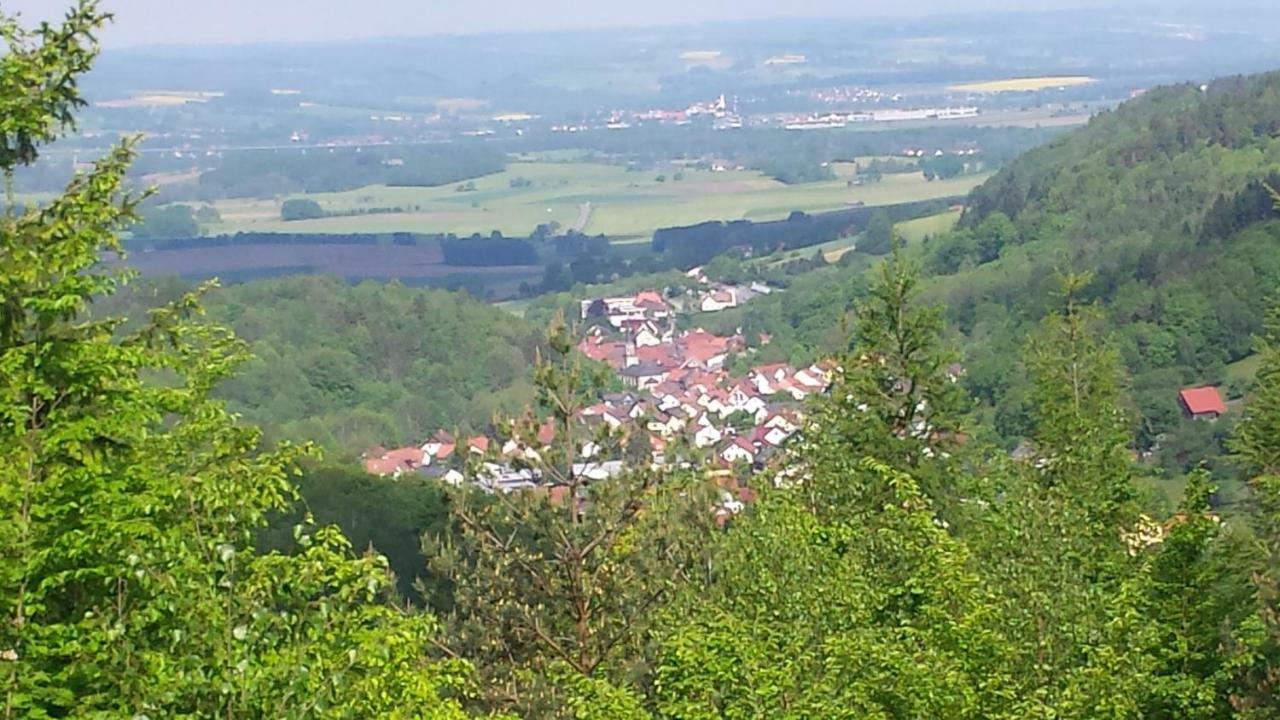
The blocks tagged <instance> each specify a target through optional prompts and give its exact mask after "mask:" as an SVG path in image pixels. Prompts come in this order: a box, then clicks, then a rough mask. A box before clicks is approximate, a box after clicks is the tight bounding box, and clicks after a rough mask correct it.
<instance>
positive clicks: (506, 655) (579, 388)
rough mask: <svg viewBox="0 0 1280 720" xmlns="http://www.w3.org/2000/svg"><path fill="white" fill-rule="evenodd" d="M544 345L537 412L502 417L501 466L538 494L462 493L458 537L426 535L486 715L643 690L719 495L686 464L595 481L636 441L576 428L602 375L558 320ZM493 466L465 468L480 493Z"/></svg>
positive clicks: (451, 647) (456, 642) (556, 708)
mask: <svg viewBox="0 0 1280 720" xmlns="http://www.w3.org/2000/svg"><path fill="white" fill-rule="evenodd" d="M547 345H548V350H549V353H548V356H547V357H543V358H540V359H539V360H538V362H537V364H536V367H535V370H534V375H535V384H536V386H537V391H538V410H539V411H540V412H539V413H538V414H535V413H533V412H530V413H529V414H527V415H526V416H524V417H521V418H517V419H515V420H511V421H503V422H502V423H501V426H502V427H503V428H504V434H505V436H506V438H505V439H507V440H509V441H510V442H511V446H510V447H512V448H514V454H512V455H510V456H509V457H507V458H505V459H504V460H503V461H502V462H503V463H505V464H510V466H511V467H512V468H513V469H515V470H522V471H524V472H526V473H527V474H528V477H529V478H531V480H532V481H533V482H535V483H536V484H537V486H538V487H536V488H534V489H526V490H521V491H517V492H510V493H508V492H504V491H503V490H501V489H499V488H496V487H494V488H492V491H491V492H483V491H480V490H477V489H476V488H475V487H473V486H471V485H468V486H466V487H460V488H457V489H456V491H455V492H454V493H453V495H452V498H451V500H452V517H453V520H454V525H455V526H456V529H457V531H456V532H452V533H446V534H442V535H440V536H437V537H427V538H425V540H424V542H425V547H426V548H427V551H428V554H429V555H430V556H431V564H432V566H433V569H434V570H435V571H436V572H438V573H440V574H441V575H442V576H444V577H446V578H448V579H449V580H450V581H451V583H452V584H453V587H454V600H455V608H454V611H453V613H451V614H450V615H449V616H448V617H447V618H446V619H447V621H448V629H449V632H448V641H447V643H445V644H443V649H444V651H445V652H446V653H449V654H457V655H460V656H464V657H467V658H469V659H472V660H474V661H475V662H476V664H477V666H478V668H479V670H480V672H481V675H482V677H483V678H484V681H485V683H484V686H485V689H486V696H485V701H486V706H487V707H488V708H490V709H511V710H514V711H518V712H519V713H520V714H521V715H522V716H526V717H561V716H564V715H565V713H568V712H571V711H572V708H573V707H574V706H575V701H574V700H573V698H575V697H577V696H576V695H575V693H576V692H579V691H581V690H583V689H584V688H585V689H593V692H595V691H599V689H600V688H602V687H605V686H607V685H608V683H610V682H613V683H615V684H617V685H618V686H620V687H623V688H625V687H627V686H635V685H638V686H641V687H643V685H644V684H645V682H646V681H645V677H646V675H647V657H646V653H647V650H648V646H649V643H650V642H651V639H650V633H651V630H652V624H653V621H654V619H655V618H656V617H657V615H658V612H659V611H660V610H661V609H662V608H663V607H665V606H666V605H667V604H668V603H669V602H670V601H671V599H672V598H673V597H674V596H675V594H676V593H677V592H678V590H679V589H680V588H681V587H682V586H685V585H687V584H689V583H692V582H703V579H702V578H703V577H704V576H705V574H706V572H707V570H706V561H705V558H704V552H703V548H704V546H705V544H706V542H707V538H708V537H709V535H710V534H711V531H712V529H713V523H714V502H715V496H714V495H713V494H712V493H711V492H710V488H708V487H707V485H706V483H705V482H703V481H702V479H701V476H700V473H699V472H698V471H696V470H694V469H693V468H692V467H681V466H679V465H674V464H673V465H669V466H665V467H651V466H649V465H648V464H647V463H639V464H636V463H632V464H629V465H626V466H625V469H624V470H623V471H622V472H621V473H618V474H614V475H612V476H611V477H608V478H601V477H599V475H598V473H599V472H600V471H602V470H604V469H605V468H606V467H607V465H606V464H605V463H606V461H608V460H610V459H616V458H622V457H625V456H626V455H627V451H626V446H627V445H628V444H633V443H634V441H635V438H628V437H626V436H624V435H622V434H619V433H618V432H615V431H613V430H611V429H610V428H609V427H608V426H607V425H605V424H600V425H599V426H598V427H595V428H592V427H589V426H587V425H585V424H584V423H583V422H582V417H581V414H580V411H581V410H582V409H583V408H584V407H585V406H587V405H589V404H592V403H594V402H595V401H596V398H597V396H598V393H599V392H600V390H601V389H602V388H603V385H604V381H605V376H604V374H603V373H602V371H601V370H600V369H599V368H598V367H595V366H594V365H592V364H588V363H587V362H586V361H585V360H584V359H583V358H582V357H581V356H580V355H578V354H577V353H576V352H575V351H574V348H573V343H572V341H571V336H570V333H569V331H568V329H567V328H566V327H565V325H564V322H563V319H562V318H560V319H557V320H556V321H554V322H553V324H552V326H551V328H550V330H549V332H548V341H547ZM547 429H550V430H553V431H554V437H553V438H551V439H549V442H548V441H547V439H546V438H545V437H544V439H543V440H540V439H539V437H540V435H542V436H545V430H547ZM540 430H541V431H542V432H540ZM646 442H647V440H646ZM490 460H497V458H493V457H488V458H484V460H483V461H480V462H477V463H473V466H472V468H471V475H472V479H474V480H476V481H478V482H479V483H480V484H481V485H483V484H485V483H486V482H489V481H490V479H491V478H492V473H493V472H494V470H495V469H496V467H497V464H496V463H495V464H494V465H486V462H485V461H490Z"/></svg>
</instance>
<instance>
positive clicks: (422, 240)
mask: <svg viewBox="0 0 1280 720" xmlns="http://www.w3.org/2000/svg"><path fill="white" fill-rule="evenodd" d="M247 245H419V246H431V245H438V246H439V247H440V248H441V251H442V253H443V261H444V264H446V265H453V266H458V267H503V266H507V265H537V264H538V263H539V256H538V251H537V249H536V248H535V247H534V245H533V244H532V243H531V242H529V241H528V240H526V239H524V238H508V237H503V235H502V234H501V233H499V232H496V231H495V232H494V233H492V234H491V235H488V236H485V235H480V234H479V233H476V234H474V235H472V236H470V237H465V238H459V237H458V236H456V235H454V234H452V233H450V234H444V235H430V234H424V233H409V232H394V233H277V232H238V233H235V234H233V235H209V236H203V237H193V238H174V239H163V240H161V239H156V238H151V237H148V236H143V237H135V238H133V239H131V240H129V241H127V242H126V243H125V246H126V248H128V249H130V250H147V249H154V250H190V249H195V248H209V247H237V246H247Z"/></svg>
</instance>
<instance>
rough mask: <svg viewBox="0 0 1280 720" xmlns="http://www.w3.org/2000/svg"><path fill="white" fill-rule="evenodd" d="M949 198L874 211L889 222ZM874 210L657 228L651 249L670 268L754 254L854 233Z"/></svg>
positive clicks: (930, 209) (923, 212)
mask: <svg viewBox="0 0 1280 720" xmlns="http://www.w3.org/2000/svg"><path fill="white" fill-rule="evenodd" d="M951 202H952V200H949V199H940V200H926V201H921V202H913V203H903V204H899V205H890V206H887V207H884V208H876V210H880V211H883V212H884V213H885V214H887V215H888V217H889V218H890V219H891V220H905V219H908V218H912V217H918V216H922V215H928V214H932V213H935V212H938V211H940V210H944V209H946V208H947V207H948V205H949V204H950V203H951ZM873 214H874V213H873V210H872V209H871V208H865V207H859V208H851V209H848V210H835V211H832V212H827V213H816V214H813V215H810V214H807V213H803V212H793V213H792V214H791V215H790V216H789V217H788V218H787V219H786V220H774V221H769V222H752V221H750V220H734V221H731V222H723V221H711V222H705V223H700V224H698V225H691V226H688V227H677V228H662V229H660V230H658V231H656V232H655V233H654V234H653V242H652V249H653V252H655V253H657V254H659V255H661V256H663V258H664V259H665V260H667V261H668V262H670V263H671V264H672V265H673V266H675V267H681V268H690V267H693V266H695V265H701V264H703V263H705V262H707V261H708V260H710V259H711V258H713V257H715V256H716V255H719V254H721V253H724V252H726V251H728V250H729V249H731V248H742V249H744V250H746V251H749V252H754V253H762V252H763V253H769V252H775V251H780V250H796V249H799V248H805V247H809V246H810V245H817V244H819V243H823V242H827V241H829V240H834V239H836V238H839V237H843V236H846V235H852V234H856V233H859V232H862V231H863V230H864V229H866V227H867V224H868V223H869V222H870V220H871V218H872V216H873ZM884 250H887V248H885V249H884ZM884 250H882V252H883V251H884Z"/></svg>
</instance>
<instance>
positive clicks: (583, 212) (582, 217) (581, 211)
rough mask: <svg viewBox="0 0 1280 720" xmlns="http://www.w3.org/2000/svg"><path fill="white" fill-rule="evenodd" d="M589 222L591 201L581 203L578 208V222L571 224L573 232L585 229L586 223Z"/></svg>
mask: <svg viewBox="0 0 1280 720" xmlns="http://www.w3.org/2000/svg"><path fill="white" fill-rule="evenodd" d="M590 221H591V201H590V200H588V201H587V202H584V203H582V204H581V205H579V206H578V220H577V221H576V222H574V223H573V231H574V232H578V233H580V232H582V231H583V230H586V229H587V223H588V222H590Z"/></svg>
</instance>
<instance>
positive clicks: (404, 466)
mask: <svg viewBox="0 0 1280 720" xmlns="http://www.w3.org/2000/svg"><path fill="white" fill-rule="evenodd" d="M428 462H430V460H429V459H428V458H427V457H426V453H425V452H423V450H422V448H419V447H403V448H397V449H395V450H387V451H386V452H383V453H381V454H378V455H375V456H374V457H366V458H365V460H364V469H365V471H366V472H368V473H370V474H372V475H396V476H399V475H402V474H404V473H407V472H413V471H415V470H417V469H418V468H420V467H422V466H423V465H424V464H426V463H428Z"/></svg>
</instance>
